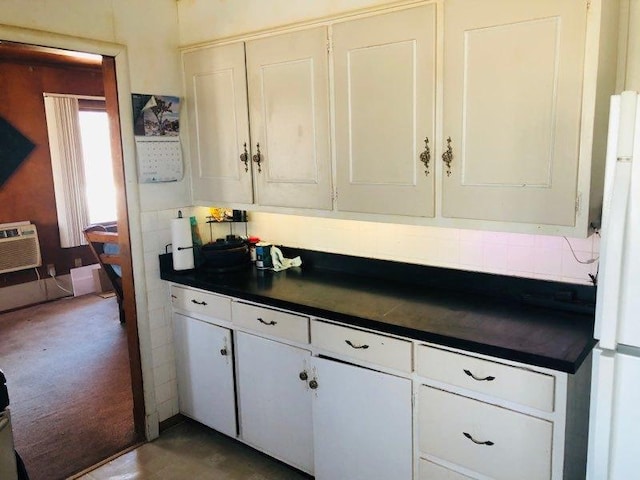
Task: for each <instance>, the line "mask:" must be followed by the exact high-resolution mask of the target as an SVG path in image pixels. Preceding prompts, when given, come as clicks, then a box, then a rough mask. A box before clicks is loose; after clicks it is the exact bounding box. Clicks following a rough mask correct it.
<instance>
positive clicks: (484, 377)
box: [417, 345, 555, 412]
mask: <svg viewBox="0 0 640 480" xmlns="http://www.w3.org/2000/svg"><path fill="white" fill-rule="evenodd" d="M417 371H418V375H420V376H422V377H425V378H430V379H433V380H437V381H439V382H445V383H449V384H451V385H456V386H458V387H463V388H467V389H469V390H473V391H476V392H480V393H484V394H487V395H492V396H494V397H498V398H502V399H504V400H508V401H511V402H516V403H519V404H521V405H527V406H529V407H533V408H537V409H539V410H542V411H545V412H553V405H554V402H553V398H554V386H555V377H553V375H545V374H543V373H538V372H533V371H531V370H525V369H524V368H518V367H512V366H510V365H504V364H502V363H495V362H491V361H488V360H481V359H479V358H475V357H471V356H469V355H463V354H459V353H453V352H449V351H447V350H441V349H439V348H433V347H427V346H424V345H421V346H419V347H418V359H417Z"/></svg>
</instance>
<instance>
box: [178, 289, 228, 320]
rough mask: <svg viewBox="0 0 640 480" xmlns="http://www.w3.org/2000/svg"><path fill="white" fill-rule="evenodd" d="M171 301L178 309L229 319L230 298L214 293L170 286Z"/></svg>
mask: <svg viewBox="0 0 640 480" xmlns="http://www.w3.org/2000/svg"><path fill="white" fill-rule="evenodd" d="M171 303H172V304H173V307H174V308H177V309H180V310H186V311H188V312H193V313H200V314H202V315H206V316H208V317H213V318H217V319H218V320H227V321H230V320H231V299H230V298H227V297H221V296H220V295H216V294H214V293H205V292H200V291H197V290H191V289H190V288H182V287H176V286H172V287H171Z"/></svg>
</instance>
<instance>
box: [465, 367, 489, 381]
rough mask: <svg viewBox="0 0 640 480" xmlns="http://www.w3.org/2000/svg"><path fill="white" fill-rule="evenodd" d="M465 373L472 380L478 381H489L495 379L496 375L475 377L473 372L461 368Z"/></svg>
mask: <svg viewBox="0 0 640 480" xmlns="http://www.w3.org/2000/svg"><path fill="white" fill-rule="evenodd" d="M462 371H463V372H464V373H465V374H466V375H468V376H470V377H471V378H473V379H474V380H477V381H478V382H490V381H492V380H495V379H496V377H491V376H488V377H476V376H475V375H474V374H473V373H471V372H470V371H469V370H467V369H464V370H462Z"/></svg>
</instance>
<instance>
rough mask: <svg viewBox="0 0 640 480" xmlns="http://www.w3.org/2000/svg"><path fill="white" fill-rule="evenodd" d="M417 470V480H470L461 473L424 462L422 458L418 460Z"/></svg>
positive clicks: (470, 479)
mask: <svg viewBox="0 0 640 480" xmlns="http://www.w3.org/2000/svg"><path fill="white" fill-rule="evenodd" d="M419 469H420V470H419V474H418V479H419V480H472V478H471V477H467V476H466V475H462V474H461V473H458V472H454V471H453V470H449V469H448V468H444V467H441V466H440V465H437V464H435V463H433V462H430V461H428V460H425V459H424V458H421V459H420V465H419Z"/></svg>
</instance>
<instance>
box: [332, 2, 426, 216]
mask: <svg viewBox="0 0 640 480" xmlns="http://www.w3.org/2000/svg"><path fill="white" fill-rule="evenodd" d="M332 37H333V61H334V71H335V77H334V78H335V84H334V88H335V125H336V128H335V142H336V168H337V172H336V173H337V187H338V188H337V197H338V200H337V208H338V210H340V211H348V212H366V213H380V214H397V215H413V216H424V217H432V216H433V215H434V190H433V187H434V176H435V175H434V168H433V161H434V155H433V142H434V117H435V104H434V102H435V79H436V76H435V71H436V70H435V60H436V57H435V55H436V54H435V45H436V42H435V38H436V7H435V5H433V4H431V5H425V6H421V7H418V8H411V9H408V10H403V11H398V12H393V13H387V14H384V15H376V16H373V17H367V18H362V19H358V20H353V21H348V22H345V23H338V24H336V25H334V26H333V35H332ZM425 141H428V145H426V144H425ZM427 147H428V150H429V154H427V153H426V151H427ZM427 156H430V159H429V160H428V162H429V163H428V164H427V165H425V164H424V163H423V162H421V159H424V161H427Z"/></svg>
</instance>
